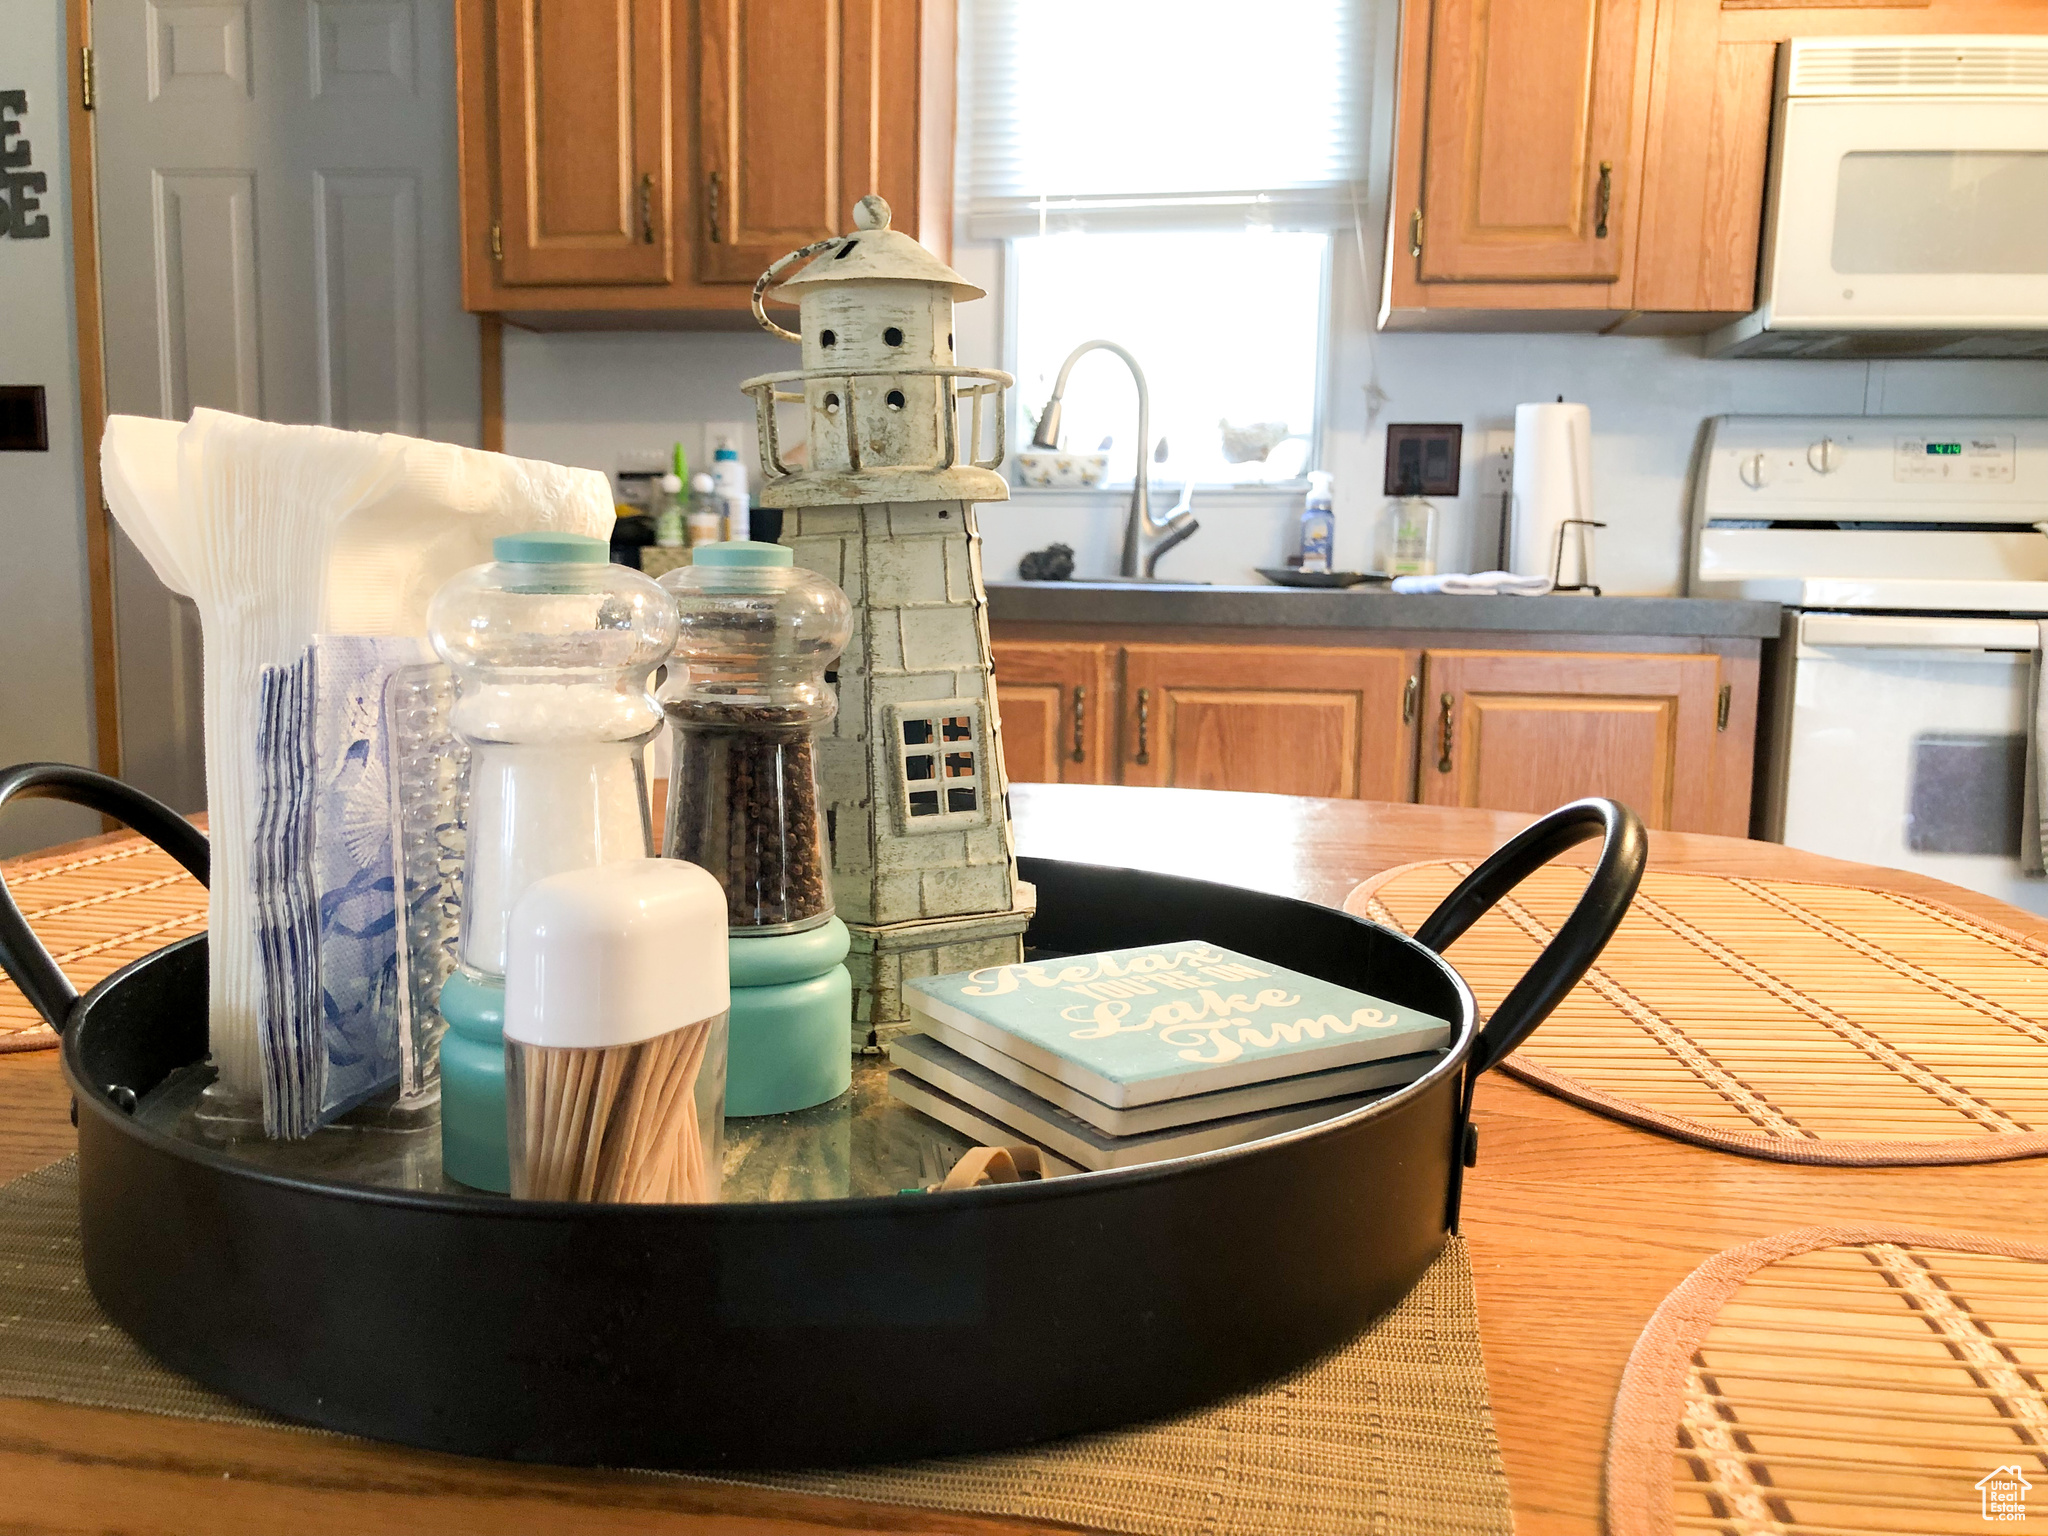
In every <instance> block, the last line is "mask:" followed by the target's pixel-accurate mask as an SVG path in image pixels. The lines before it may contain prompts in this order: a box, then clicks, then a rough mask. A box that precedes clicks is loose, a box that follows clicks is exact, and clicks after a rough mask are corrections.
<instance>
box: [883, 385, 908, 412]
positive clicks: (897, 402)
mask: <svg viewBox="0 0 2048 1536" xmlns="http://www.w3.org/2000/svg"><path fill="white" fill-rule="evenodd" d="M882 403H883V404H884V405H886V406H888V407H889V409H890V410H892V411H900V410H902V409H903V391H902V390H900V389H892V390H890V391H889V393H888V394H886V395H884V396H883V397H882Z"/></svg>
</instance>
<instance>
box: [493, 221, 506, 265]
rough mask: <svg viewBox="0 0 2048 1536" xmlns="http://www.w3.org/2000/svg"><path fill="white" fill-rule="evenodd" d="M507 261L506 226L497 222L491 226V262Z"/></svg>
mask: <svg viewBox="0 0 2048 1536" xmlns="http://www.w3.org/2000/svg"><path fill="white" fill-rule="evenodd" d="M504 259H505V226H504V225H502V224H499V223H497V222H495V221H493V222H492V224H491V260H493V261H503V260H504Z"/></svg>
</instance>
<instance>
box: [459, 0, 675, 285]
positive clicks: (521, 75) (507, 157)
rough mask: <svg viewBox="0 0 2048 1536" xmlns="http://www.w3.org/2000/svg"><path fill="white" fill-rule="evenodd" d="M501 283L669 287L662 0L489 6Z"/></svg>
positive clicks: (504, 1)
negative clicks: (492, 32) (494, 64)
mask: <svg viewBox="0 0 2048 1536" xmlns="http://www.w3.org/2000/svg"><path fill="white" fill-rule="evenodd" d="M493 11H494V14H493V18H492V19H493V24H494V29H495V35H496V40H497V49H496V54H497V107H498V111H497V122H496V138H497V149H498V180H499V186H498V200H499V215H498V216H499V219H500V221H501V224H502V242H503V251H504V256H503V259H502V263H501V268H500V277H501V280H502V281H503V282H505V283H507V284H516V285H524V284H530V283H623V284H631V283H656V284H659V283H666V282H667V281H668V280H669V277H670V273H671V255H670V252H671V250H672V242H671V239H670V234H671V230H670V224H671V218H670V208H671V204H672V199H671V177H670V160H669V127H670V122H671V118H670V104H669V32H668V26H669V7H668V4H667V3H666V0H498V3H497V4H496V5H495V6H494V7H493Z"/></svg>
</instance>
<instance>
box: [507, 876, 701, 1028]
mask: <svg viewBox="0 0 2048 1536" xmlns="http://www.w3.org/2000/svg"><path fill="white" fill-rule="evenodd" d="M725 908H726V901H725V889H724V887H723V886H721V885H720V884H719V883H718V881H717V879H716V878H714V877H713V876H712V875H711V873H710V872H709V871H708V870H703V869H699V868H698V867H697V866H696V865H695V864H686V863H684V862H683V861H682V860H680V859H626V860H623V861H619V862H615V863H611V864H600V865H596V866H594V867H593V868H590V869H578V870H571V871H569V872H568V873H566V874H559V875H550V876H548V877H547V878H546V879H543V880H536V881H535V882H534V883H533V884H532V885H530V886H528V887H527V889H526V891H525V893H524V894H523V895H522V896H521V897H520V898H519V901H518V903H517V904H516V905H515V906H514V907H513V909H512V920H511V926H510V929H509V931H508V932H507V934H506V942H505V1038H506V1039H507V1040H518V1041H520V1042H522V1043H523V1044H526V1045H545V1046H552V1047H556V1048H562V1047H580V1048H586V1049H587V1048H590V1047H593V1046H613V1045H632V1044H635V1043H636V1042H638V1041H641V1040H650V1039H652V1038H653V1037H654V1036H656V1035H662V1034H666V1033H668V1032H669V1031H670V1030H672V1029H677V1028H680V1027H681V1026H682V1025H685V1024H691V1023H694V1022H696V1021H697V1020H698V1019H708V1018H710V1017H711V1016H712V1015H714V1014H719V1013H724V1012H725V1011H726V1008H727V1007H728V1006H729V1003H730V993H729V990H728V988H729V973H728V960H727V950H726V944H727V939H726V923H727V918H726V910H725Z"/></svg>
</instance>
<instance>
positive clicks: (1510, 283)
mask: <svg viewBox="0 0 2048 1536" xmlns="http://www.w3.org/2000/svg"><path fill="white" fill-rule="evenodd" d="M1401 24H1402V35H1401V47H1400V87H1399V101H1398V104H1397V107H1396V113H1395V146H1394V178H1393V197H1392V200H1391V202H1390V204H1389V207H1388V231H1387V256H1388V260H1387V269H1386V277H1385V288H1384V292H1383V295H1382V299H1383V302H1382V321H1383V323H1384V324H1385V325H1386V326H1387V327H1388V328H1389V329H1454V330H1493V329H1512V330H1528V329H1552V330H1618V331H1624V332H1627V331H1667V332H1671V331H1702V330H1708V329H1711V328H1712V327H1714V326H1716V325H1720V324H1722V323H1724V322H1726V321H1728V320H1730V319H1733V318H1735V317H1736V316H1739V315H1743V314H1747V313H1748V312H1749V311H1750V310H1751V309H1753V308H1755V306H1756V279H1757V256H1758V248H1759V244H1760V240H1761V234H1762V229H1763V213H1764V180H1765V170H1766V167H1767V164H1768V160H1769V148H1770V125H1771V93H1772V88H1773V83H1774V80H1775V72H1776V65H1777V49H1778V44H1779V43H1780V42H1782V41H1784V40H1785V39H1787V38H1791V37H1795V36H1797V37H1841V36H1857V35H1865V36H1867V35H1875V34H1929V33H2000V32H2009V33H2040V32H2044V31H2048V5H2043V4H2041V3H2040V0H1402V6H1401ZM1603 165H1604V166H1605V167H1607V169H1606V171H1605V172H1604V175H1603V171H1602V167H1603ZM1603 180H1604V182H1605V185H1606V188H1607V192H1606V196H1605V198H1604V212H1605V213H1606V219H1605V221H1604V223H1605V225H1606V230H1607V232H1606V234H1605V235H1602V234H1601V233H1600V227H1601V224H1602V222H1603V220H1602V219H1601V217H1600V215H1601V213H1602V212H1603V198H1602V195H1601V188H1602V183H1603Z"/></svg>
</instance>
